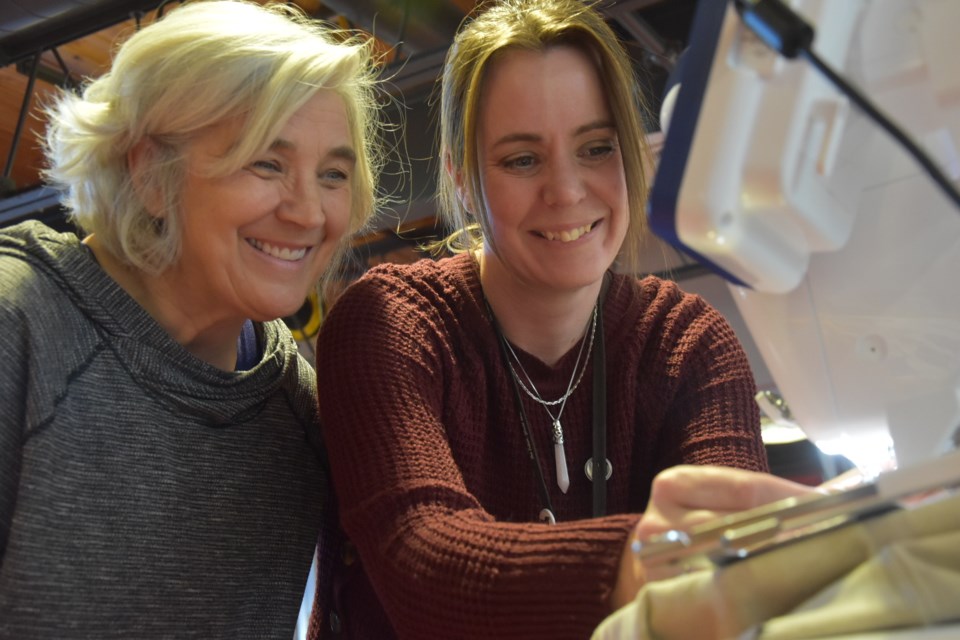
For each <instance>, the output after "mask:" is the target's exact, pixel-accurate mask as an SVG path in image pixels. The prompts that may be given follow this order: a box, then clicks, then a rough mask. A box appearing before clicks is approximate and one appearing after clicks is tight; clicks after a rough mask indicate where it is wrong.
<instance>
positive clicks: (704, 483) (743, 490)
mask: <svg viewBox="0 0 960 640" xmlns="http://www.w3.org/2000/svg"><path fill="white" fill-rule="evenodd" d="M813 491H814V489H813V488H811V487H807V486H805V485H801V484H798V483H796V482H792V481H790V480H787V479H785V478H779V477H777V476H773V475H770V474H767V473H761V472H757V471H747V470H745V469H734V468H732V467H719V466H696V465H680V466H677V467H672V468H670V469H667V470H665V471H663V472H661V473H660V474H658V475H657V477H656V478H655V479H654V481H653V487H652V489H651V498H650V501H651V504H655V505H658V506H660V508H662V509H664V511H671V512H672V511H674V510H676V509H681V510H698V509H709V510H713V511H728V512H729V511H742V510H744V509H750V508H752V507H756V506H759V505H762V504H766V503H768V502H773V501H775V500H780V499H783V498H787V497H791V496H796V495H802V494H805V493H810V492H813ZM667 505H670V506H667Z"/></svg>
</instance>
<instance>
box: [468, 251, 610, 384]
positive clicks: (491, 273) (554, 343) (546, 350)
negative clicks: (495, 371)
mask: <svg viewBox="0 0 960 640" xmlns="http://www.w3.org/2000/svg"><path fill="white" fill-rule="evenodd" d="M479 262H480V283H481V285H482V287H483V293H484V296H486V298H487V302H488V303H489V304H490V308H491V309H493V313H494V315H495V316H496V318H497V324H498V325H499V326H500V331H501V332H502V333H503V335H504V336H505V337H506V338H507V340H509V341H510V342H511V343H512V344H514V345H515V346H517V347H520V348H521V349H523V350H524V351H526V352H527V353H529V354H531V355H533V356H536V357H537V359H539V360H540V361H542V362H543V363H545V364H547V365H550V366H553V365H554V364H556V363H557V362H558V361H559V360H560V358H562V357H563V356H564V355H565V354H566V353H567V352H568V351H570V349H571V348H572V347H573V346H574V345H575V344H577V342H578V341H579V340H580V338H582V337H583V335H584V331H585V329H586V327H587V326H588V324H589V323H590V320H591V318H592V314H593V308H594V306H595V305H596V304H597V298H598V296H599V295H600V288H601V285H602V284H603V281H602V280H598V281H596V282H591V283H589V284H588V285H586V286H581V287H577V288H573V289H565V290H546V289H544V288H543V287H540V286H535V285H529V284H527V283H525V282H522V281H520V280H519V279H518V278H516V277H515V276H513V274H511V273H509V272H507V271H506V270H505V269H504V268H503V265H502V263H500V262H499V260H498V259H497V258H496V257H493V256H491V255H487V254H481V255H480V256H479Z"/></svg>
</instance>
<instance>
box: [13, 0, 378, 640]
mask: <svg viewBox="0 0 960 640" xmlns="http://www.w3.org/2000/svg"><path fill="white" fill-rule="evenodd" d="M373 88H374V85H373V66H372V64H371V59H370V49H369V45H368V44H365V43H363V42H361V41H358V40H353V39H346V40H344V38H343V37H341V36H340V35H336V34H334V33H332V32H331V31H330V30H329V29H327V28H326V27H324V26H322V25H320V24H318V23H316V22H314V21H311V20H309V19H307V18H306V17H305V16H303V15H300V14H298V13H296V12H294V11H293V10H290V9H287V8H285V7H283V6H281V5H275V6H270V7H268V8H262V7H260V6H259V5H257V4H254V3H245V2H239V1H230V0H226V1H211V2H195V3H190V4H187V5H184V6H183V7H180V8H176V9H174V10H173V11H171V12H170V13H169V14H168V15H167V16H166V17H164V18H163V19H161V20H160V21H158V22H156V23H154V24H152V25H150V26H148V27H146V28H144V29H143V30H142V31H140V32H138V33H137V34H135V35H134V36H132V37H131V38H130V39H129V40H128V41H126V43H125V44H124V45H123V46H122V48H120V50H119V52H118V53H117V56H116V59H115V62H114V63H113V67H112V70H111V71H110V72H109V73H107V74H106V75H105V76H103V77H101V78H99V79H97V80H96V81H94V82H92V83H91V84H90V85H89V86H87V87H86V89H85V90H84V92H83V94H82V95H81V96H75V95H71V94H65V95H63V96H62V98H61V99H60V100H59V101H58V102H57V103H56V104H55V105H53V106H52V107H51V108H50V116H51V126H50V129H49V134H48V139H47V152H48V158H49V162H50V168H49V174H48V175H49V178H50V179H51V180H52V181H53V182H55V183H57V184H59V185H61V186H63V187H64V189H65V200H64V201H65V203H66V206H67V207H68V208H69V210H70V214H71V216H72V219H73V220H74V221H75V222H76V224H77V225H78V226H79V228H81V229H82V235H81V236H77V235H74V234H61V233H56V232H54V231H52V230H51V229H49V228H46V227H44V226H43V225H41V224H40V223H38V222H28V223H24V224H21V225H18V226H15V227H12V228H8V229H4V230H3V231H2V233H0V289H2V294H0V324H2V326H3V328H4V337H3V341H2V343H0V354H2V357H3V360H4V363H5V364H4V367H3V371H2V373H0V637H3V638H18V639H24V638H127V639H129V638H161V637H163V638H284V639H285V640H286V639H289V638H290V637H292V635H293V630H294V625H295V623H296V619H297V613H298V610H299V607H300V605H301V600H302V598H303V594H304V588H305V585H306V582H307V575H308V572H309V570H310V564H311V557H312V553H313V550H314V546H315V543H316V540H317V534H318V530H319V529H320V527H321V521H322V518H323V515H324V510H325V506H326V505H327V490H328V486H327V482H326V475H325V466H324V465H325V463H324V462H323V460H324V458H325V454H324V453H323V451H322V450H321V448H320V445H319V438H318V437H317V436H318V433H317V425H316V420H317V408H316V400H315V375H314V373H313V370H312V368H311V366H310V364H309V363H308V362H306V361H305V360H303V359H302V358H301V357H300V356H299V355H298V352H297V345H296V343H295V342H294V340H293V339H292V337H291V335H290V332H289V331H288V330H287V329H286V327H285V326H284V325H283V323H282V322H281V321H279V320H277V318H281V317H284V316H286V315H291V314H292V313H294V312H295V311H296V310H297V309H298V308H299V307H300V306H301V305H302V304H303V301H304V299H305V298H306V296H307V295H308V293H309V292H310V291H311V289H312V288H313V287H314V286H316V284H317V281H318V279H319V278H320V277H321V276H322V275H323V273H324V272H325V271H327V270H330V269H332V268H334V266H335V264H336V261H337V259H338V256H339V255H340V253H341V250H342V248H343V247H344V243H345V241H346V240H347V239H348V238H349V237H350V235H351V234H352V233H353V232H355V231H357V230H358V229H360V228H361V227H363V225H364V223H365V221H366V220H367V218H368V216H369V215H370V214H371V213H372V211H373V209H374V193H375V184H376V178H377V171H378V166H379V160H378V152H377V148H376V145H375V136H374V133H375V129H376V127H377V125H376V121H375V119H374V118H375V114H376V112H375V110H374V103H373V93H372V91H373Z"/></svg>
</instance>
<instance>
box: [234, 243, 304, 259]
mask: <svg viewBox="0 0 960 640" xmlns="http://www.w3.org/2000/svg"><path fill="white" fill-rule="evenodd" d="M248 242H249V243H250V244H251V245H253V247H254V248H256V249H259V250H260V251H263V252H264V253H265V254H267V255H268V256H271V257H274V258H277V259H278V260H287V261H289V262H296V261H297V260H300V259H301V258H303V256H305V255H306V254H307V249H306V248H305V247H300V248H299V249H288V248H286V247H275V246H273V245H272V244H270V243H269V242H263V241H262V240H253V239H250V240H248Z"/></svg>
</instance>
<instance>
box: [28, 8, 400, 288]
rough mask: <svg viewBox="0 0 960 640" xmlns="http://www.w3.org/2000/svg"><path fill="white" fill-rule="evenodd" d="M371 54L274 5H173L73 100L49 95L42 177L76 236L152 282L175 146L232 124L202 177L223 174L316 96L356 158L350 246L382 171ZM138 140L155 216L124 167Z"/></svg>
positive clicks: (365, 44)
mask: <svg viewBox="0 0 960 640" xmlns="http://www.w3.org/2000/svg"><path fill="white" fill-rule="evenodd" d="M372 46H373V43H372V41H371V40H370V39H368V38H362V37H360V36H358V35H356V34H352V33H348V32H344V31H340V30H337V29H335V28H333V27H332V26H331V25H327V24H324V23H321V22H319V21H316V20H312V19H310V18H309V17H307V16H306V15H304V14H303V13H302V12H301V11H299V10H297V9H295V8H292V7H290V6H287V5H283V4H274V5H267V6H260V5H258V4H255V3H253V2H248V1H246V0H210V1H199V2H193V3H189V4H185V5H183V6H181V7H179V8H177V9H175V10H173V11H171V12H170V13H169V14H167V15H166V16H164V17H163V18H162V19H160V20H159V21H157V22H155V23H153V24H151V25H150V26H147V27H145V28H144V29H142V30H141V31H139V32H137V33H135V34H134V35H133V36H132V37H130V39H128V40H127V41H126V42H125V43H124V44H123V45H122V46H121V47H120V49H119V50H118V52H117V53H116V56H115V58H114V61H113V65H112V67H111V70H110V71H109V72H108V73H106V74H105V75H103V76H101V77H100V78H98V79H97V80H95V81H93V82H92V83H90V84H88V85H87V86H86V87H85V89H84V90H83V92H82V95H75V94H72V93H67V92H62V93H61V94H60V95H59V96H58V97H57V99H56V101H55V102H54V103H53V104H52V105H50V106H49V107H48V108H47V109H46V112H47V115H48V117H49V119H50V125H49V127H48V130H47V134H46V140H45V151H46V156H47V160H48V168H47V169H46V171H45V177H46V179H47V180H48V181H50V182H51V183H52V184H54V185H57V186H59V187H60V188H62V189H63V190H64V192H65V193H64V204H65V206H66V207H67V208H68V209H69V211H70V214H71V216H72V218H73V220H74V221H75V222H76V223H77V225H78V226H79V227H80V228H81V229H82V230H83V231H84V232H85V233H94V234H96V235H97V237H98V238H99V239H100V241H101V242H102V244H103V246H104V247H105V248H106V249H107V250H108V251H110V252H111V253H112V254H114V255H115V256H116V257H117V258H119V259H120V260H122V261H123V262H125V263H127V264H130V265H132V266H134V267H136V268H139V269H142V270H145V271H148V272H151V273H158V272H160V271H163V270H164V269H165V268H167V267H169V266H170V265H171V264H173V263H174V262H175V261H176V260H177V258H178V256H179V253H180V249H181V223H180V219H179V218H180V190H181V187H182V184H183V179H184V151H185V147H186V145H187V143H188V142H189V141H190V140H191V139H192V138H193V137H195V136H196V135H198V133H200V132H202V130H203V129H204V128H206V127H210V126H211V125H214V124H217V123H220V122H222V121H224V120H227V119H231V118H240V119H241V120H242V122H243V126H242V127H241V128H240V130H241V132H242V133H241V137H240V139H239V140H237V141H236V143H235V144H234V145H233V146H232V147H231V148H230V150H229V151H228V152H227V154H226V155H225V156H224V157H223V158H222V160H221V161H219V162H218V163H217V165H216V166H215V167H213V169H212V172H213V175H227V174H229V173H231V172H233V171H236V170H238V169H239V168H241V167H242V166H244V165H245V164H247V163H248V162H249V161H250V160H251V159H252V158H253V157H254V156H255V155H256V154H258V153H260V152H262V151H263V150H264V149H266V148H267V147H268V146H269V144H270V142H272V141H273V140H274V139H275V138H276V137H277V135H278V134H279V132H280V130H281V129H282V127H283V126H284V124H285V123H286V121H287V120H288V119H289V118H290V116H291V115H293V113H294V112H296V111H297V110H298V109H299V108H300V107H301V106H303V105H304V104H305V103H306V102H307V101H309V99H310V98H311V97H312V96H313V95H314V94H315V93H316V92H317V91H318V90H320V89H328V90H332V91H334V92H336V93H337V94H338V95H339V96H341V97H342V98H343V101H344V104H345V106H346V111H347V118H348V121H349V126H350V131H351V137H352V143H353V147H354V149H355V150H356V152H357V165H356V170H355V171H354V172H353V176H352V180H353V184H352V189H353V197H352V208H351V212H350V227H349V229H350V233H349V234H347V235H348V236H349V235H351V234H353V233H356V232H358V231H360V230H361V229H363V228H364V227H365V225H366V224H367V222H368V221H369V219H370V218H371V216H372V214H373V212H374V211H375V210H376V208H377V205H378V195H377V184H378V177H379V172H380V168H381V167H382V164H383V152H382V147H381V146H380V143H379V133H380V129H381V128H382V124H381V122H380V121H379V119H378V114H379V109H378V105H377V97H378V94H377V86H378V85H377V81H376V75H377V68H376V64H375V60H374V59H373V57H372V51H373V49H372ZM145 138H148V139H150V140H151V142H152V143H153V147H154V148H155V149H156V150H157V153H151V154H148V155H149V156H150V158H149V160H148V161H147V163H148V166H147V167H146V168H145V170H144V171H143V173H142V176H141V175H139V174H138V184H139V185H140V186H141V188H146V189H149V190H150V191H149V192H150V193H155V194H159V200H160V206H161V208H162V210H161V212H160V214H159V215H151V214H150V213H149V212H148V211H147V209H146V207H145V206H144V203H143V202H142V200H141V198H140V197H139V196H138V189H135V188H134V183H133V180H132V179H131V175H130V171H129V168H128V163H127V156H128V153H129V152H130V150H131V149H132V148H133V147H134V146H135V145H136V144H137V143H138V142H140V141H141V140H143V139H145ZM144 186H145V187H144ZM345 240H346V238H345ZM343 245H344V247H345V245H346V242H344V243H343ZM344 247H341V251H340V252H338V256H336V257H335V259H334V264H332V265H331V267H333V266H334V265H335V264H336V263H337V262H339V261H340V260H341V259H342V257H343V254H344V253H345V251H344V250H343V249H344ZM329 271H331V269H328V272H329Z"/></svg>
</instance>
